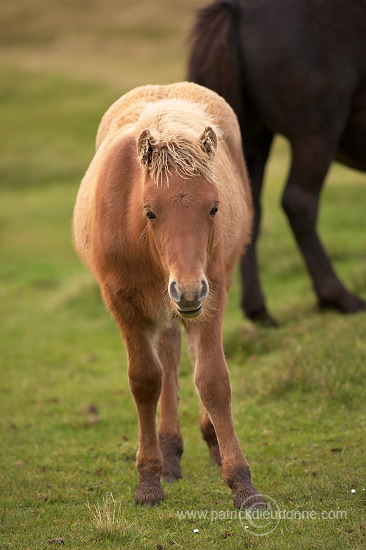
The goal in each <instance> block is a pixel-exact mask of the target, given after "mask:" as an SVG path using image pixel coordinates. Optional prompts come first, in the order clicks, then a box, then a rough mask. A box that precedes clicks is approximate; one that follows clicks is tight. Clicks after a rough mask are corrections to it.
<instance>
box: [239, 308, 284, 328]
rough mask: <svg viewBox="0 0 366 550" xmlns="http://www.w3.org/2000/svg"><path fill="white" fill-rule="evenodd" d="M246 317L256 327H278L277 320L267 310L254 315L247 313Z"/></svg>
mask: <svg viewBox="0 0 366 550" xmlns="http://www.w3.org/2000/svg"><path fill="white" fill-rule="evenodd" d="M246 316H247V317H248V319H250V320H251V321H252V322H253V323H255V324H256V325H259V326H262V327H278V323H277V321H276V319H274V318H273V317H272V316H271V315H270V314H269V313H268V311H267V310H266V309H261V310H260V311H256V312H254V313H253V312H252V313H246Z"/></svg>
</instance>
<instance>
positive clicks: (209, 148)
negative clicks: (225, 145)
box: [200, 126, 217, 159]
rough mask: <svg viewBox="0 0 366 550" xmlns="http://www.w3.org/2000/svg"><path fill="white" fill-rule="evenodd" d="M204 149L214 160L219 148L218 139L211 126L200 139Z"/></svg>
mask: <svg viewBox="0 0 366 550" xmlns="http://www.w3.org/2000/svg"><path fill="white" fill-rule="evenodd" d="M200 140H201V145H202V149H203V150H204V151H205V152H206V153H207V154H208V156H209V157H210V158H211V159H213V158H214V156H215V152H216V147H217V137H216V134H215V132H214V131H213V129H212V128H211V126H207V127H206V128H205V129H204V132H203V134H202V135H201V137H200Z"/></svg>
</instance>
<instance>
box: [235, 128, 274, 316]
mask: <svg viewBox="0 0 366 550" xmlns="http://www.w3.org/2000/svg"><path fill="white" fill-rule="evenodd" d="M257 124H259V122H257ZM243 127H244V128H245V124H243ZM272 138H273V134H271V133H270V132H269V131H267V130H265V129H263V130H262V131H260V132H258V131H256V133H253V134H252V133H251V132H250V131H248V130H247V132H246V134H245V136H244V153H245V160H246V163H247V167H248V172H249V176H250V182H251V188H252V197H253V207H254V218H253V228H252V240H251V243H250V245H249V246H248V248H247V250H246V253H245V255H244V256H243V257H242V259H241V264H240V272H241V278H242V298H241V306H242V308H243V310H244V313H245V315H246V316H247V317H248V318H249V319H251V320H252V321H254V322H259V323H263V324H265V325H268V326H274V325H276V322H275V321H274V319H273V318H272V317H271V315H270V314H269V313H268V311H267V308H266V304H265V299H264V296H263V293H262V289H261V283H260V279H259V268H258V261H257V252H256V243H257V238H258V234H259V228H260V220H261V201H260V197H261V191H262V184H263V176H264V169H265V165H266V162H267V159H268V155H269V150H270V147H271V143H272Z"/></svg>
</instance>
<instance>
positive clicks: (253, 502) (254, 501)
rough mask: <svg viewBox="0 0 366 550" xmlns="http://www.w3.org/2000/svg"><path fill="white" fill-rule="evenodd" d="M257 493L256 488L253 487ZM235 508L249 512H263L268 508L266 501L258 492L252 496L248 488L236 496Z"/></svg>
mask: <svg viewBox="0 0 366 550" xmlns="http://www.w3.org/2000/svg"><path fill="white" fill-rule="evenodd" d="M252 487H253V489H254V490H255V491H256V489H255V487H254V486H252ZM234 506H235V508H248V509H249V510H252V511H253V510H263V509H265V508H267V502H266V499H265V498H264V497H263V495H261V494H260V493H258V492H255V493H252V494H250V492H248V490H247V488H243V489H242V490H239V491H238V492H237V493H235V495H234Z"/></svg>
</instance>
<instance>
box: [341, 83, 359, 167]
mask: <svg viewBox="0 0 366 550" xmlns="http://www.w3.org/2000/svg"><path fill="white" fill-rule="evenodd" d="M336 160H337V161H339V162H341V163H342V164H346V165H347V166H350V167H351V168H355V169H356V170H361V171H363V172H366V83H365V89H364V90H363V96H362V99H361V100H360V101H357V103H356V105H355V106H354V108H353V112H352V115H351V117H350V119H349V120H348V122H347V126H346V128H345V130H344V132H343V134H342V136H341V139H340V141H339V148H338V151H337V155H336Z"/></svg>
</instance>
